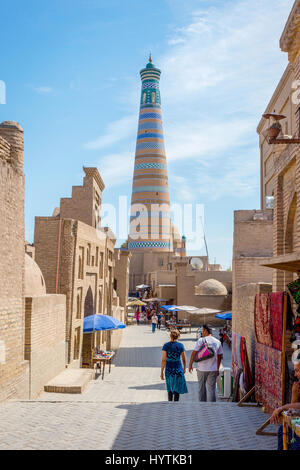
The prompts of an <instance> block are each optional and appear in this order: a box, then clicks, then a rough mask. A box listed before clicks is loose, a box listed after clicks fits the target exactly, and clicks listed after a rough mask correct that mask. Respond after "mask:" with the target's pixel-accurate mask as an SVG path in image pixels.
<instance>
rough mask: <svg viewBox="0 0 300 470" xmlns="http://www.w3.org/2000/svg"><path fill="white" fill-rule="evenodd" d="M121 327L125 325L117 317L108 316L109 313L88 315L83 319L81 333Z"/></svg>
mask: <svg viewBox="0 0 300 470" xmlns="http://www.w3.org/2000/svg"><path fill="white" fill-rule="evenodd" d="M122 328H126V325H124V323H122V322H120V320H118V319H117V318H114V317H110V316H109V315H99V314H96V315H90V316H88V317H85V319H84V320H83V333H92V332H93V331H107V330H118V329H122Z"/></svg>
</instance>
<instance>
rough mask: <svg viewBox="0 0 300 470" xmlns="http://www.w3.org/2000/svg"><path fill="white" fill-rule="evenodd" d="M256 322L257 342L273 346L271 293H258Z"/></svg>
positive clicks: (255, 312) (255, 313) (256, 297)
mask: <svg viewBox="0 0 300 470" xmlns="http://www.w3.org/2000/svg"><path fill="white" fill-rule="evenodd" d="M254 324H255V334H256V340H257V342H258V343H260V344H264V345H266V346H269V347H272V338H271V333H270V304H269V294H256V296H255V308H254Z"/></svg>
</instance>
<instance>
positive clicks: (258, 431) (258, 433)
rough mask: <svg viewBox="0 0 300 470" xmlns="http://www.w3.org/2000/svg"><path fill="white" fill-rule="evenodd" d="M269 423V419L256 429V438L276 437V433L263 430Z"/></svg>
mask: <svg viewBox="0 0 300 470" xmlns="http://www.w3.org/2000/svg"><path fill="white" fill-rule="evenodd" d="M270 422H271V417H270V418H269V419H267V421H266V422H265V423H264V424H263V425H262V426H260V428H258V430H257V431H256V434H257V436H277V432H267V431H264V429H265V428H266V427H267V426H269V424H270Z"/></svg>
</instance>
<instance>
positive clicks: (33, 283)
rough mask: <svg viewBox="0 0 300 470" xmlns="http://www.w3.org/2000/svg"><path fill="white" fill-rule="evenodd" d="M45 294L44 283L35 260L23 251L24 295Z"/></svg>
mask: <svg viewBox="0 0 300 470" xmlns="http://www.w3.org/2000/svg"><path fill="white" fill-rule="evenodd" d="M41 295H46V284H45V280H44V277H43V275H42V271H41V270H40V268H39V267H38V265H37V264H36V262H35V261H34V260H33V259H32V258H31V256H29V255H28V254H27V253H25V297H34V296H41Z"/></svg>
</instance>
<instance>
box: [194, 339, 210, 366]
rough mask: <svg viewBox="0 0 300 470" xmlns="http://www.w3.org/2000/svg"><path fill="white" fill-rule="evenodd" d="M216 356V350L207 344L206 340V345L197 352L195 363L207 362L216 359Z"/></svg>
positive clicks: (202, 345)
mask: <svg viewBox="0 0 300 470" xmlns="http://www.w3.org/2000/svg"><path fill="white" fill-rule="evenodd" d="M214 355H215V351H214V348H213V347H212V346H210V345H209V344H207V342H206V341H205V340H204V343H203V344H201V346H200V349H199V351H197V352H196V354H195V357H194V362H201V361H206V360H207V359H211V358H212V357H214Z"/></svg>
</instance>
